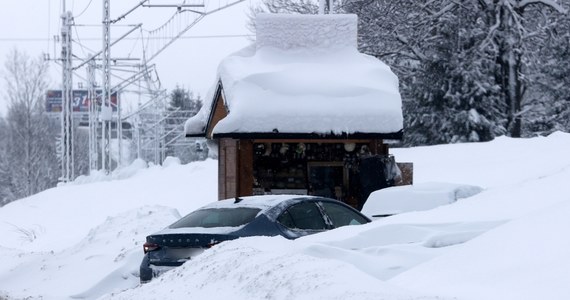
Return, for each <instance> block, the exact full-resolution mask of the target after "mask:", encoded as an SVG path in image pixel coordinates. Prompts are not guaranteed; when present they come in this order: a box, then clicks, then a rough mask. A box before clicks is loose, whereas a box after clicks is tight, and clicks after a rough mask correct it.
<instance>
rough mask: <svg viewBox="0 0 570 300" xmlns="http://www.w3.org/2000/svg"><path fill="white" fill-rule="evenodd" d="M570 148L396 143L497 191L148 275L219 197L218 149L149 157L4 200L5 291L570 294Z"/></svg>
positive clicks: (422, 160) (419, 175) (418, 158)
mask: <svg viewBox="0 0 570 300" xmlns="http://www.w3.org/2000/svg"><path fill="white" fill-rule="evenodd" d="M568 149H570V134H566V133H555V134H553V135H551V136H549V137H546V138H533V139H510V138H498V139H496V140H495V141H492V142H489V143H478V144H458V145H442V146H431V147H418V148H412V149H395V150H394V151H393V152H395V155H396V157H397V159H398V160H399V161H412V162H414V172H415V178H414V180H415V182H416V183H422V182H433V181H437V182H451V183H461V184H472V185H477V186H481V187H483V188H484V190H483V191H482V192H481V193H479V194H477V195H475V196H473V197H470V198H466V199H461V200H459V201H458V202H456V203H453V204H451V205H447V206H442V207H439V208H436V209H432V210H428V211H421V212H410V213H405V214H400V215H396V216H393V217H389V218H384V219H380V220H377V221H374V222H373V223H371V224H367V225H364V226H351V227H344V228H340V229H337V230H334V231H330V232H326V233H323V234H318V235H313V236H308V237H304V238H301V239H298V240H295V241H288V240H285V239H283V238H279V237H273V238H269V237H255V238H247V239H239V240H236V241H231V242H224V243H222V244H220V245H218V246H216V247H214V248H212V249H211V250H208V251H206V252H204V254H202V255H201V256H198V257H197V258H196V259H195V260H192V261H189V262H187V263H186V264H185V265H183V266H182V267H180V268H177V269H175V270H172V271H170V272H167V273H165V274H164V275H163V276H162V277H161V278H158V279H157V280H154V281H153V282H151V283H149V284H146V285H143V286H139V285H138V278H137V277H136V275H137V272H138V264H139V262H140V259H141V257H142V247H141V243H142V242H143V240H144V237H145V235H147V234H150V233H152V232H153V231H155V230H158V229H160V228H162V227H164V226H166V225H168V224H169V223H171V222H172V221H173V220H175V219H176V218H177V217H178V216H179V215H183V214H186V213H187V212H189V211H191V210H192V209H194V208H196V207H198V206H201V205H203V204H205V203H208V202H210V201H214V200H215V199H216V194H217V192H216V188H217V184H216V170H217V162H216V161H213V160H208V161H205V162H200V163H193V164H190V165H184V166H181V165H176V164H172V165H170V166H168V167H156V166H154V167H149V168H144V166H143V165H142V164H141V163H140V162H139V163H138V164H135V165H134V166H132V167H131V168H130V169H128V170H125V171H124V173H123V174H118V175H115V178H105V177H104V176H95V178H82V179H81V182H82V183H81V184H74V185H67V186H62V187H58V188H55V189H51V190H48V191H45V192H43V193H40V194H38V195H35V196H32V197H29V198H27V199H23V200H20V201H17V202H15V203H12V204H9V205H7V206H5V207H2V208H0V236H1V237H2V238H1V239H0V299H2V298H3V297H4V298H8V299H23V298H25V299H46V300H49V299H70V298H75V299H97V298H99V297H101V298H102V299H157V298H162V299H187V298H190V297H204V298H205V297H207V298H210V299H212V298H213V299H260V298H266V299H439V300H441V299H517V300H518V299H568V297H569V295H570V285H569V284H568V282H567V281H568V278H570V260H569V259H568V253H570V239H568V238H567V236H568V235H569V234H570V218H569V217H568V216H569V215H570V156H569V155H568ZM110 179H113V180H110ZM121 290H124V291H123V292H120V291H121Z"/></svg>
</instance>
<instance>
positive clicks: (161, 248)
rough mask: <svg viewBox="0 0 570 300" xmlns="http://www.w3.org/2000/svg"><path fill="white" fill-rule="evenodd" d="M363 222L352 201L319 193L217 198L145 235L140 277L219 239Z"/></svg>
mask: <svg viewBox="0 0 570 300" xmlns="http://www.w3.org/2000/svg"><path fill="white" fill-rule="evenodd" d="M368 222H370V219H368V218H367V217H366V216H364V215H363V214H361V213H360V212H358V211H357V210H355V209H353V208H352V207H350V206H348V205H346V204H344V203H342V202H340V201H337V200H334V199H328V198H322V197H312V196H299V195H271V196H269V195H268V196H251V197H242V198H235V199H228V200H222V201H217V202H214V203H211V204H209V205H206V206H204V207H202V208H200V209H198V210H196V211H194V212H191V213H190V214H188V215H186V216H185V217H183V218H181V219H180V220H178V221H176V222H175V223H174V224H172V225H170V226H168V227H167V228H165V229H163V230H161V231H159V232H157V233H155V234H152V235H149V236H147V237H146V243H145V244H144V246H143V248H144V253H145V255H144V258H143V260H142V263H141V266H140V280H141V282H142V283H144V282H148V281H150V280H151V279H152V278H153V277H156V276H158V275H159V274H160V273H162V272H164V271H166V270H169V269H171V268H173V267H177V266H180V265H182V264H183V263H184V262H186V261H187V260H190V259H192V258H193V257H195V256H196V255H198V254H200V253H202V252H203V251H204V250H205V249H208V248H210V247H212V246H213V245H215V244H218V243H220V242H223V241H228V240H233V239H237V238H240V237H248V236H277V235H281V236H283V237H285V238H288V239H295V238H298V237H301V236H304V235H309V234H313V233H317V232H322V231H326V230H330V229H334V228H337V227H341V226H346V225H358V224H364V223H368Z"/></svg>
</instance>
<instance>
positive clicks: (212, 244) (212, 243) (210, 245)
mask: <svg viewBox="0 0 570 300" xmlns="http://www.w3.org/2000/svg"><path fill="white" fill-rule="evenodd" d="M219 243H221V241H211V242H210V243H209V244H208V245H207V247H208V248H212V247H214V246H215V245H217V244H219Z"/></svg>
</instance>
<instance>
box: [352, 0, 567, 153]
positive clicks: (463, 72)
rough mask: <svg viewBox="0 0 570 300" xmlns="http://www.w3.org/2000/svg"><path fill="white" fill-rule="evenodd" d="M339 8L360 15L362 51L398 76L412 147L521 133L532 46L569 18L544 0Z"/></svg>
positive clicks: (357, 2)
mask: <svg viewBox="0 0 570 300" xmlns="http://www.w3.org/2000/svg"><path fill="white" fill-rule="evenodd" d="M344 3H345V4H344V9H345V11H346V12H350V13H356V14H358V15H359V20H360V24H359V44H360V48H361V50H362V51H364V52H366V53H369V54H371V55H374V56H376V57H378V58H380V59H382V60H384V61H386V62H387V63H388V64H389V65H390V66H391V67H392V68H393V69H394V71H395V72H396V73H397V74H398V76H399V77H400V80H401V84H402V85H401V92H402V94H403V98H404V115H405V117H406V125H405V127H406V138H407V140H408V143H411V144H417V143H421V144H426V143H445V142H456V141H480V140H488V139H491V138H493V137H494V136H495V135H497V134H503V133H505V134H508V135H510V136H514V137H519V136H521V135H522V120H523V117H524V114H525V113H527V112H528V107H525V99H526V98H525V97H528V95H529V93H528V90H529V88H531V85H530V79H531V78H532V76H533V75H534V74H535V70H537V68H536V65H537V64H539V61H540V58H541V57H542V56H543V52H541V51H535V49H544V48H545V47H549V46H550V44H549V43H551V42H553V41H554V40H555V38H551V39H548V38H547V37H553V35H552V34H551V33H552V32H553V31H555V30H562V28H561V26H560V22H561V20H565V18H566V19H567V17H568V16H567V14H566V15H565V13H566V12H567V9H566V8H564V7H563V6H561V5H559V4H558V3H557V2H556V1H551V0H545V1H528V0H523V1H519V0H477V1H476V0H470V1H452V0H444V1H427V0H425V1H417V0H402V1H389V0H377V1H367V0H347V1H345V2H344ZM565 5H567V3H566V4H565ZM558 40H559V39H558ZM543 72H548V71H547V70H543Z"/></svg>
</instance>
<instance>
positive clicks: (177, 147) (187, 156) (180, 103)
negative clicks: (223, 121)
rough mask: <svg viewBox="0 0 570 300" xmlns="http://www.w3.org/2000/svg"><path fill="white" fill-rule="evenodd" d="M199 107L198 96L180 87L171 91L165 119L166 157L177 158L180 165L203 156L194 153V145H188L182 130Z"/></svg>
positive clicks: (200, 104)
mask: <svg viewBox="0 0 570 300" xmlns="http://www.w3.org/2000/svg"><path fill="white" fill-rule="evenodd" d="M201 107H202V100H200V97H199V96H198V97H195V96H194V93H192V91H190V90H188V89H185V88H183V87H180V86H176V88H175V89H173V90H172V91H171V93H170V102H169V105H168V108H167V114H168V118H167V119H166V123H167V124H166V126H167V132H168V134H167V136H166V141H165V142H166V143H167V146H166V156H175V157H178V158H179V159H180V161H181V162H182V163H188V162H191V161H195V160H198V159H199V158H200V157H202V156H203V155H200V153H197V152H196V149H195V148H196V147H195V145H193V144H191V143H189V141H188V140H187V139H186V137H185V136H184V130H183V127H184V123H185V122H186V120H188V118H190V117H192V116H194V115H195V114H196V113H198V111H199V110H200V108H201ZM201 150H202V149H201ZM203 157H205V156H203Z"/></svg>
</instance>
